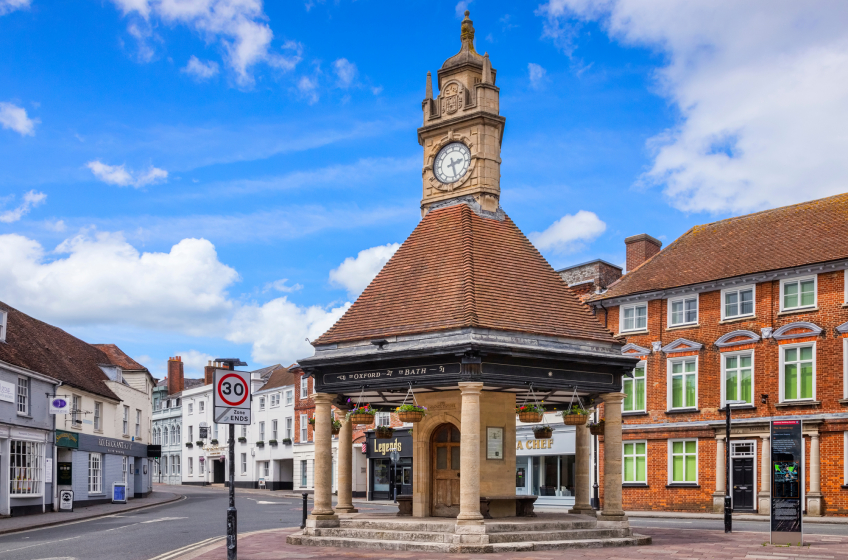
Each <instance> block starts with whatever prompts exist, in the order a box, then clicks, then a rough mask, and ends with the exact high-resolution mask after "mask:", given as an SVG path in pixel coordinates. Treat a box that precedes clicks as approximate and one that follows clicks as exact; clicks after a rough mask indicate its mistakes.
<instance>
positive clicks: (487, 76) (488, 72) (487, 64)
mask: <svg viewBox="0 0 848 560" xmlns="http://www.w3.org/2000/svg"><path fill="white" fill-rule="evenodd" d="M427 74H428V75H429V72H428V73H427ZM481 81H482V82H483V83H484V84H491V83H492V62H491V61H490V60H489V53H486V54H485V55H483V77H482V78H481Z"/></svg>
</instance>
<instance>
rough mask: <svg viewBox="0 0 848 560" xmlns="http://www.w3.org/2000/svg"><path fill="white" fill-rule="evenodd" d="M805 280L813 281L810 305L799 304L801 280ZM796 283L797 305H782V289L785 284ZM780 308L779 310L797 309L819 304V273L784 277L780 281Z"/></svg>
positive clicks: (809, 307) (812, 307)
mask: <svg viewBox="0 0 848 560" xmlns="http://www.w3.org/2000/svg"><path fill="white" fill-rule="evenodd" d="M805 280H812V281H813V304H812V305H801V282H803V281H805ZM795 282H797V283H798V306H797V307H784V306H783V289H784V286H785V285H786V284H793V283H795ZM779 297H780V310H781V311H798V310H801V309H815V308H816V307H818V304H819V275H818V274H813V275H811V276H796V277H794V278H784V279H783V280H781V281H780V294H779Z"/></svg>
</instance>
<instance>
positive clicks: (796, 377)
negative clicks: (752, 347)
mask: <svg viewBox="0 0 848 560" xmlns="http://www.w3.org/2000/svg"><path fill="white" fill-rule="evenodd" d="M815 350H816V344H815V342H813V343H811V344H793V345H791V346H790V345H786V346H783V347H781V354H780V362H781V365H780V376H781V380H780V400H781V402H782V401H795V400H813V399H814V398H815V395H816V352H815Z"/></svg>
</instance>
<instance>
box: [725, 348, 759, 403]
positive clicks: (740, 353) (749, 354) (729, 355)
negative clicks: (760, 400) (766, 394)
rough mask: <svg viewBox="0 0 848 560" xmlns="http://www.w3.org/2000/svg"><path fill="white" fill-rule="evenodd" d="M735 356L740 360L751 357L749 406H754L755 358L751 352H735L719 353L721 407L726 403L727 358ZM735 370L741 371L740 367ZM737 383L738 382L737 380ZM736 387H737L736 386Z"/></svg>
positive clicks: (755, 391) (755, 392)
mask: <svg viewBox="0 0 848 560" xmlns="http://www.w3.org/2000/svg"><path fill="white" fill-rule="evenodd" d="M732 356H735V357H737V358H741V357H742V356H750V357H751V402H750V403H748V404H749V405H751V406H753V405H754V397H755V395H756V394H757V389H756V383H757V381H756V378H757V374H756V371H757V370H756V367H755V365H756V362H755V360H756V358H755V356H754V351H753V350H737V351H736V352H722V353H721V407H722V408H724V407H725V406H727V405H726V403H727V358H728V357H732ZM737 369H742V368H741V367H737ZM737 383H738V380H737ZM737 387H738V385H737Z"/></svg>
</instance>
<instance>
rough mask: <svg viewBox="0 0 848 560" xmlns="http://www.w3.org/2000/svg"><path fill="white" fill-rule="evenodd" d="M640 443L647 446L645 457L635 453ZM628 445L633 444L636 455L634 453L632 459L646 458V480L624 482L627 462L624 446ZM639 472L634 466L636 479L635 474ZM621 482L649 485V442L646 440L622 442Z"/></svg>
mask: <svg viewBox="0 0 848 560" xmlns="http://www.w3.org/2000/svg"><path fill="white" fill-rule="evenodd" d="M638 443H644V444H645V454H644V455H642V454H639V453H635V450H636V444H638ZM628 444H633V449H634V453H633V455H632V457H634V459H635V458H638V457H645V480H627V481H625V480H624V472H625V461H626V458H627V455H625V454H624V446H625V445H628ZM637 472H638V470H637V469H636V467H635V465H634V467H633V473H634V477H635V474H636V473H637ZM621 482H622V483H623V484H648V440H646V439H632V440H631V439H628V440H624V441H622V442H621Z"/></svg>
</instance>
